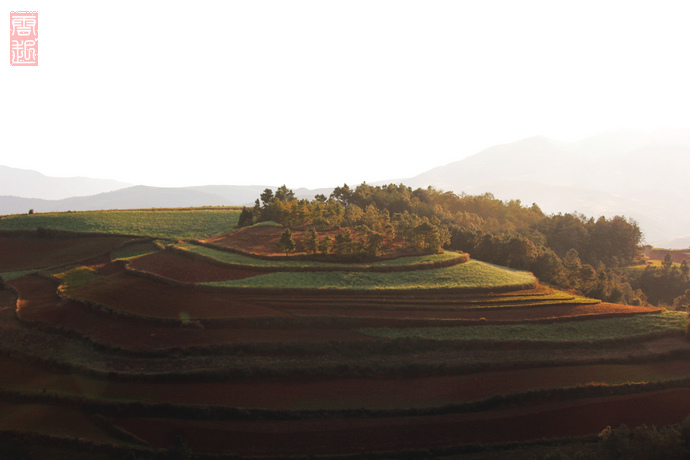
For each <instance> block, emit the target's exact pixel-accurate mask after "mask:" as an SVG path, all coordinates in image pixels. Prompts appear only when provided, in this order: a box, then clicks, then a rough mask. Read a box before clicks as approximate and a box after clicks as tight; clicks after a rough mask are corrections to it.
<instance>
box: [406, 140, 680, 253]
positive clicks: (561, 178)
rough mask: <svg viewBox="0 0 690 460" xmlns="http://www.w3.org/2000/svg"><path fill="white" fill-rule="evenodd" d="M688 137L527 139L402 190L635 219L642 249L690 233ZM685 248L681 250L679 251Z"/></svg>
mask: <svg viewBox="0 0 690 460" xmlns="http://www.w3.org/2000/svg"><path fill="white" fill-rule="evenodd" d="M689 172H690V130H675V131H658V132H650V133H638V132H629V131H622V132H618V133H606V134H602V135H600V136H594V137H592V138H588V139H584V140H582V141H578V142H572V143H565V142H557V141H553V140H550V139H547V138H544V137H532V138H528V139H523V140H521V141H518V142H514V143H510V144H503V145H497V146H494V147H490V148H488V149H486V150H483V151H481V152H479V153H477V154H475V155H472V156H470V157H467V158H465V159H463V160H460V161H456V162H453V163H450V164H448V165H445V166H441V167H438V168H434V169H432V170H430V171H427V172H425V173H422V174H420V175H418V176H415V177H413V178H410V179H406V180H405V184H407V185H409V186H411V187H413V188H416V187H427V186H429V185H433V186H434V187H436V188H439V189H442V190H446V191H453V192H456V193H462V192H464V193H467V194H471V195H475V194H482V193H487V192H489V193H492V194H494V196H496V198H499V199H501V200H511V199H519V200H521V201H522V202H523V203H524V204H527V205H529V204H531V203H537V204H538V205H539V206H540V207H541V209H542V210H543V211H544V212H546V213H547V214H551V213H559V212H562V213H566V212H574V211H577V212H580V213H582V214H585V215H586V216H591V217H595V218H596V217H598V216H602V215H603V216H607V217H611V216H614V215H624V216H626V217H630V218H633V219H635V220H636V221H637V222H638V223H639V224H640V227H641V228H642V230H643V232H644V234H645V241H646V242H648V243H652V244H653V243H656V242H664V244H667V245H673V246H675V245H677V244H680V245H683V244H685V242H686V241H687V240H678V241H677V242H676V239H677V238H679V237H682V236H686V235H689V234H690V213H688V212H687V200H688V197H690V181H689V180H688V176H689V174H690V173H689ZM681 247H686V246H681Z"/></svg>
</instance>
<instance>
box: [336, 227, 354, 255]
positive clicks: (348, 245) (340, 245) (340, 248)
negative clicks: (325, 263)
mask: <svg viewBox="0 0 690 460" xmlns="http://www.w3.org/2000/svg"><path fill="white" fill-rule="evenodd" d="M352 243H353V241H352V233H350V229H349V228H344V229H342V230H341V231H340V233H338V234H337V235H336V236H335V248H334V251H335V253H336V254H338V255H340V256H344V255H351V254H352Z"/></svg>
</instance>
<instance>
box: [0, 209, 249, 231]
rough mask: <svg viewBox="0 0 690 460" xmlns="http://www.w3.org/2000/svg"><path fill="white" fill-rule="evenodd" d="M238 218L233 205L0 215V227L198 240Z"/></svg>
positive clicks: (231, 226) (228, 228)
mask: <svg viewBox="0 0 690 460" xmlns="http://www.w3.org/2000/svg"><path fill="white" fill-rule="evenodd" d="M239 217H240V211H239V210H238V209H236V208H196V209H165V210H156V209H152V210H127V211H84V212H63V213H45V214H31V215H29V214H22V215H14V216H5V217H2V218H0V230H35V229H38V228H50V229H54V230H66V231H72V232H103V233H120V234H127V235H142V236H153V237H156V238H195V239H202V238H208V237H211V236H215V235H220V234H223V233H228V232H230V231H232V230H234V229H235V227H236V226H237V222H238V220H239Z"/></svg>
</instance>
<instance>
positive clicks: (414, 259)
mask: <svg viewBox="0 0 690 460" xmlns="http://www.w3.org/2000/svg"><path fill="white" fill-rule="evenodd" d="M174 246H175V247H176V248H178V249H182V250H185V251H189V252H191V253H194V254H198V255H200V256H204V257H208V258H209V259H213V260H216V261H218V262H222V263H225V264H228V265H242V266H246V267H265V268H281V267H305V268H309V267H313V268H319V267H331V268H332V267H342V266H343V264H337V263H332V262H316V261H310V260H285V259H277V260H270V259H258V258H256V257H251V256H246V255H242V254H236V253H233V252H227V251H220V250H217V249H213V248H209V247H206V246H199V245H196V244H191V243H179V244H175V245H174ZM458 257H462V255H461V254H459V253H456V252H444V253H442V254H428V255H423V256H410V257H400V258H397V259H391V260H381V261H378V262H371V263H362V264H356V263H353V264H347V266H348V267H359V268H366V267H372V266H377V267H396V266H408V265H412V264H421V263H433V262H440V261H444V260H450V259H454V258H458Z"/></svg>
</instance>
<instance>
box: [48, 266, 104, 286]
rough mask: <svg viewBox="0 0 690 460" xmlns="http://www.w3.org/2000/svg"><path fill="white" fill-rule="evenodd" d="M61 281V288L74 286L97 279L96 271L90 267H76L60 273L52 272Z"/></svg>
mask: <svg viewBox="0 0 690 460" xmlns="http://www.w3.org/2000/svg"><path fill="white" fill-rule="evenodd" d="M53 276H54V277H56V278H58V279H60V280H61V281H62V289H69V288H75V287H77V286H81V285H83V284H88V283H90V282H91V281H95V280H96V279H98V272H96V270H94V269H93V268H90V267H83V266H81V267H76V268H72V269H71V270H67V271H65V272H62V273H55V274H53Z"/></svg>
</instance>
